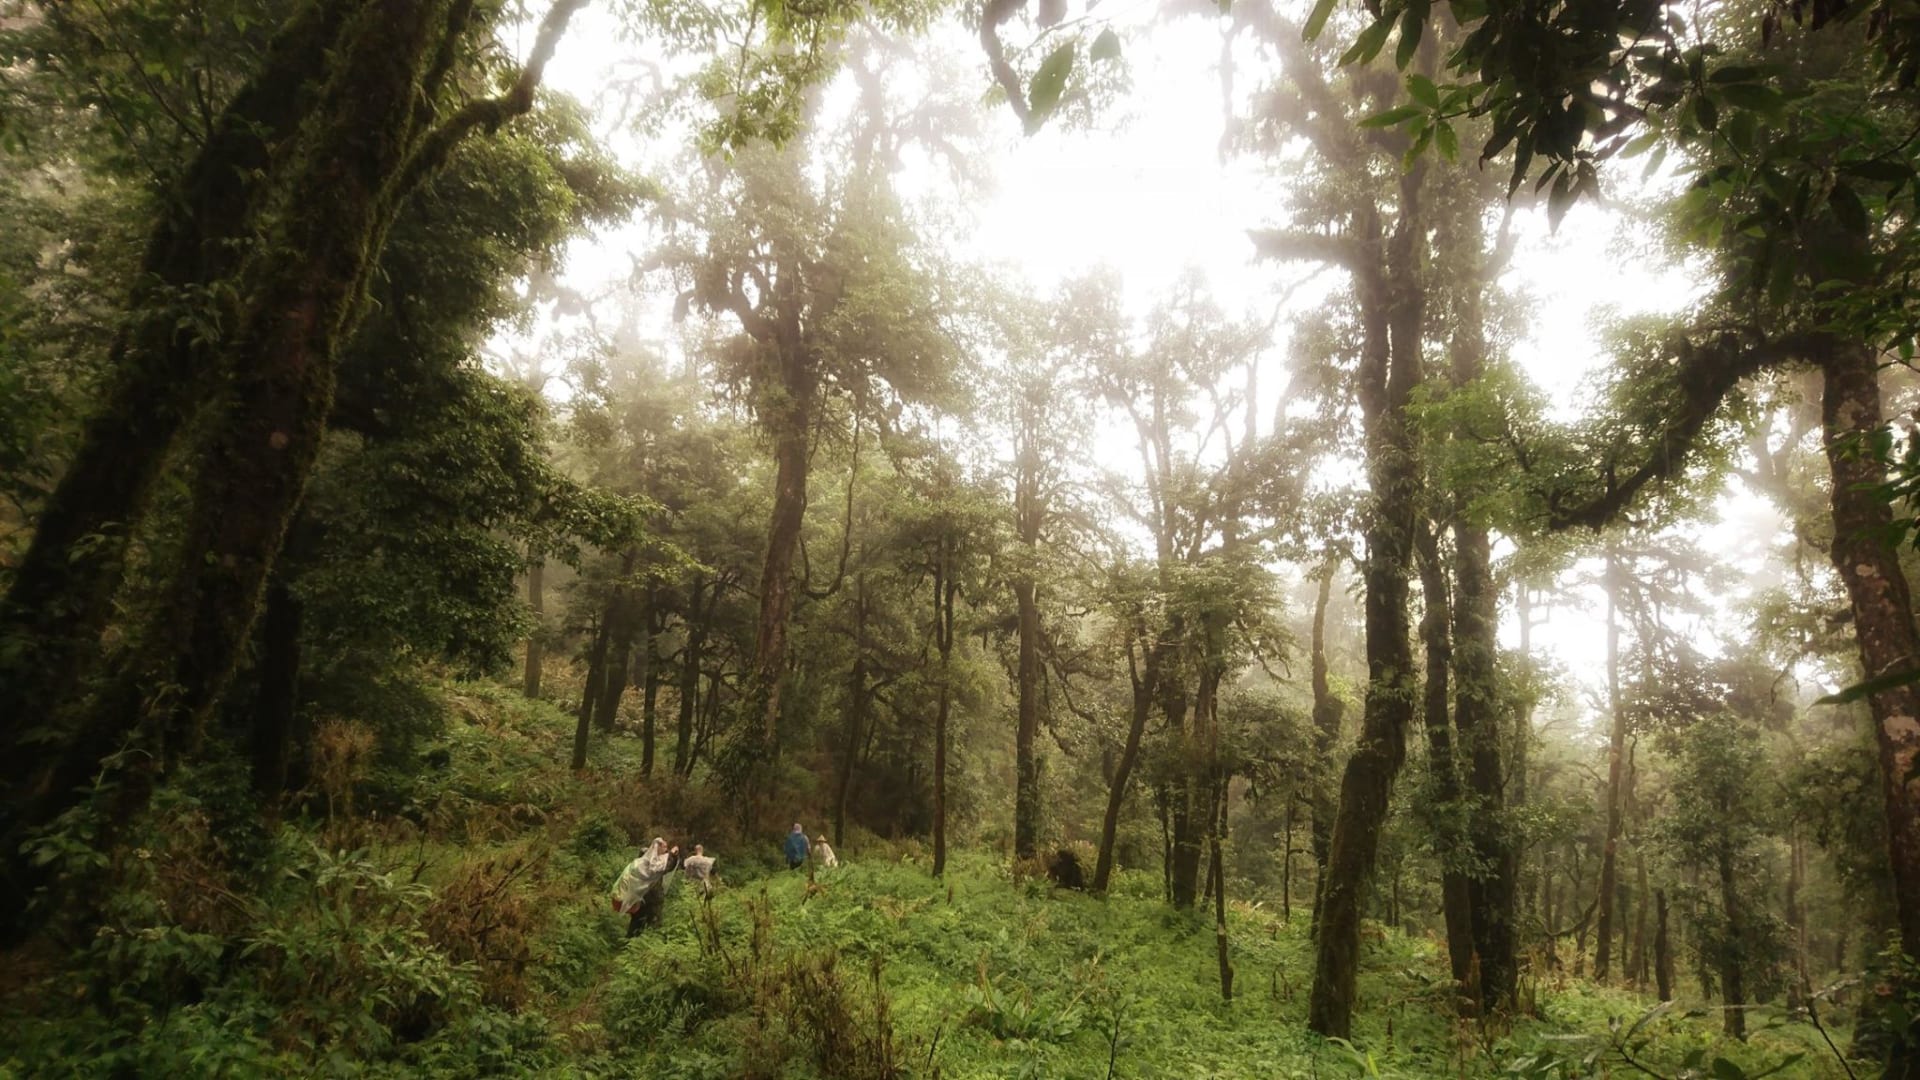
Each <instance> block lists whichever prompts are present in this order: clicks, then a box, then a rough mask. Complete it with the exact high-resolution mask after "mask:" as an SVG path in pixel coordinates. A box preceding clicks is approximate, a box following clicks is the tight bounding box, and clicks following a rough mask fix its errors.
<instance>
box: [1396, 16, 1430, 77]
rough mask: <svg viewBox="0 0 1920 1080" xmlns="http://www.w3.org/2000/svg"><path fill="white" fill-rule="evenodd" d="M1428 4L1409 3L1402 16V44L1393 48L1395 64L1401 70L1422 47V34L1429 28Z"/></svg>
mask: <svg viewBox="0 0 1920 1080" xmlns="http://www.w3.org/2000/svg"><path fill="white" fill-rule="evenodd" d="M1426 16H1427V13H1426V5H1424V4H1417V5H1408V7H1407V10H1406V12H1405V13H1404V14H1402V15H1401V16H1400V44H1399V46H1398V47H1397V48H1395V49H1394V50H1393V66H1394V67H1396V68H1399V69H1400V70H1401V71H1405V70H1407V65H1408V64H1410V63H1412V62H1413V54H1414V52H1415V51H1417V50H1418V49H1419V48H1420V35H1421V34H1422V33H1424V32H1425V31H1426V29H1427V18H1426Z"/></svg>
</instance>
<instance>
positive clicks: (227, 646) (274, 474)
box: [5, 4, 434, 858]
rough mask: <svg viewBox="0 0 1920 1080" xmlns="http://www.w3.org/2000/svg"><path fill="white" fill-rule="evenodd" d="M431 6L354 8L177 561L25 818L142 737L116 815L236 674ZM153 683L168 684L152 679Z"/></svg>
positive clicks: (329, 371)
mask: <svg viewBox="0 0 1920 1080" xmlns="http://www.w3.org/2000/svg"><path fill="white" fill-rule="evenodd" d="M433 21H434V20H433V12H432V11H431V10H429V8H427V7H423V6H414V5H400V4H396V5H394V6H393V7H392V8H391V9H389V8H388V7H386V6H382V7H379V8H375V9H370V10H369V11H367V12H366V13H364V14H363V15H362V16H360V17H358V18H356V19H354V20H353V21H352V22H351V23H349V24H348V26H347V28H346V31H345V38H346V40H345V42H344V43H343V44H342V45H341V55H340V57H338V58H337V59H336V60H335V63H334V72H333V75H332V77H331V78H330V79H329V80H328V83H327V87H326V89H325V90H323V91H322V93H321V98H322V100H321V101H320V102H319V103H318V104H316V106H315V109H316V111H318V112H320V113H321V114H322V115H325V116H328V117H331V118H333V119H332V122H330V123H329V124H326V125H323V126H322V127H320V128H318V129H316V130H315V131H314V133H313V134H312V136H311V137H310V139H309V141H308V143H307V144H305V145H302V146H301V147H299V148H298V151H297V152H296V153H295V154H294V160H293V162H292V163H291V164H290V165H289V167H288V173H289V175H288V176H287V177H286V179H285V181H284V183H285V187H284V188H283V189H281V190H282V195H283V197H284V198H285V200H286V202H285V212H284V213H283V214H280V215H278V216H277V217H276V220H275V221H274V229H273V233H272V235H271V236H270V237H269V238H267V239H266V240H265V241H263V245H262V246H263V249H264V250H271V251H274V252H275V253H276V255H275V256H274V257H272V258H261V259H254V260H247V261H246V262H244V263H243V264H242V265H241V266H240V267H239V268H238V271H237V275H238V276H237V278H236V279H234V283H233V284H234V287H235V292H236V294H237V295H238V297H239V300H238V304H237V308H238V312H239V314H238V317H237V318H236V320H235V325H234V326H233V327H232V329H231V330H230V331H229V332H228V335H227V336H226V337H225V338H224V339H223V340H222V341H221V343H220V344H219V350H220V358H221V359H220V360H219V361H218V362H219V364H220V366H221V367H222V368H223V370H228V371H231V372H232V378H231V381H230V383H229V384H228V385H227V386H226V388H225V393H223V394H222V395H220V398H221V404H220V407H219V412H218V415H217V417H215V418H214V419H212V420H211V421H210V423H209V431H208V435H207V438H206V441H205V442H204V443H203V444H202V446H201V450H200V453H199V455H198V460H197V463H196V467H194V468H193V469H192V470H191V472H190V475H192V476H193V490H192V496H191V500H190V502H191V506H190V509H189V511H188V516H187V521H186V527H185V529H184V532H183V535H182V537H181V542H180V547H179V551H180V559H179V562H178V564H177V565H176V567H175V568H174V570H173V572H172V576H171V580H170V582H169V585H168V587H167V588H166V590H165V595H164V598H163V599H162V601H161V602H160V604H159V606H158V609H157V610H156V612H155V614H154V615H153V617H152V619H151V621H150V622H149V623H148V624H147V625H146V627H145V629H144V630H143V632H142V633H141V635H140V636H139V637H138V639H137V640H138V642H139V644H138V646H137V651H138V655H137V657H136V659H135V660H134V661H133V662H131V663H128V664H125V665H124V667H123V670H122V671H121V673H120V674H119V675H118V677H116V678H115V679H114V681H113V682H112V683H111V684H110V685H109V686H108V687H107V688H106V689H105V690H104V691H103V692H102V693H101V694H100V695H99V697H98V698H97V700H96V701H95V702H94V703H93V705H92V706H91V707H90V708H88V709H86V710H85V711H84V715H83V717H82V719H81V725H80V729H79V734H78V736H77V738H76V739H75V741H74V743H73V744H72V745H71V746H70V747H69V748H67V749H66V751H65V752H64V753H61V754H57V755H47V756H46V758H47V760H46V766H45V768H43V769H42V770H41V772H40V774H39V777H38V779H37V781H36V782H34V783H31V784H30V785H29V787H28V790H29V791H30V792H31V799H30V802H29V804H28V805H27V807H25V813H24V814H22V815H21V817H20V818H19V819H17V820H18V821H19V823H20V824H21V825H23V826H26V827H29V828H31V827H33V826H37V825H41V824H45V823H46V822H48V821H51V820H52V818H53V817H54V816H57V815H58V813H59V812H60V811H62V810H64V809H66V808H67V807H68V806H71V805H73V804H74V803H75V802H76V801H77V800H78V798H79V792H80V790H81V789H82V787H83V785H86V783H87V780H88V778H89V777H91V776H92V775H93V774H94V773H95V772H96V770H97V769H98V767H99V764H100V762H101V760H102V759H103V758H105V757H106V756H107V755H108V754H109V753H112V752H114V751H115V750H119V749H128V750H133V751H136V752H134V753H131V754H128V755H126V757H125V758H124V759H123V760H126V761H128V762H129V763H131V767H130V768H128V769H127V770H126V772H125V773H124V775H123V777H122V779H121V780H120V782H119V784H118V787H117V790H116V792H115V799H114V807H113V813H112V816H113V818H114V820H115V822H116V823H117V822H124V821H125V820H126V818H127V817H128V816H130V815H131V814H132V813H133V812H134V811H136V810H138V809H139V808H140V807H141V806H143V805H144V804H145V801H146V798H147V796H148V794H149V793H150V792H151V790H152V786H153V784H154V783H155V782H156V780H157V778H158V773H159V772H160V771H162V770H164V769H166V768H168V767H170V766H171V765H172V764H174V763H176V762H177V761H178V760H179V758H180V756H181V755H182V754H184V753H186V752H188V751H189V750H191V748H192V747H193V745H194V744H195V742H196V741H197V739H198V737H199V733H200V730H201V728H202V726H203V724H204V722H205V719H206V717H207V715H208V714H209V713H210V712H211V710H212V709H213V708H214V706H215V705H216V704H217V702H218V701H219V698H220V695H221V694H222V693H223V692H224V691H225V689H226V687H227V685H228V683H229V681H230V680H231V679H232V676H233V673H234V670H235V668H236V667H237V665H238V662H239V659H240V654H241V652H242V650H243V649H244V647H245V644H246V642H247V641H248V640H249V638H250V637H251V634H252V630H253V624H254V620H255V617H256V616H257V614H258V612H259V609H260V606H261V598H262V595H263V593H264V591H265V587H266V580H267V576H268V574H269V573H270V572H271V570H272V567H273V563H274V560H275V559H276V558H277V557H278V555H279V551H280V546H281V543H282V541H283V539H284V538H285V535H286V530H287V526H288V524H289V523H290V522H291V520H292V518H293V515H294V512H295V510H296V508H297V507H298V505H299V503H300V499H301V497H302V495H303V493H304V492H305V489H306V481H307V476H308V474H309V473H310V471H311V469H312V466H313V463H314V460H315V459H316V457H317V456H318V454H319V449H320V440H321V436H322V434H323V433H324V430H325V427H326V419H327V414H328V412H329V411H330V410H331V408H332V405H333V389H334V381H335V374H336V370H335V355H334V350H335V346H336V344H337V343H338V342H339V340H340V339H341V338H342V337H344V336H345V334H347V333H348V332H350V331H351V328H352V325H353V323H354V322H355V321H356V320H357V317H358V314H359V312H360V310H361V303H360V299H361V295H362V290H361V285H362V281H363V278H364V275H365V274H366V272H367V270H368V269H369V266H370V258H371V255H370V252H376V251H378V250H379V246H380V244H381V242H382V241H383V240H384V236H385V229H386V225H387V223H388V222H389V221H390V220H391V212H390V207H389V205H388V200H389V199H390V198H391V197H392V193H391V191H390V190H389V185H390V184H391V183H392V177H393V175H394V174H395V173H396V172H397V171H398V170H399V168H400V166H401V165H402V164H403V162H404V161H405V153H406V150H407V148H408V145H409V141H410V135H411V132H410V119H411V114H412V107H411V97H412V93H413V91H414V83H415V81H416V80H417V79H418V76H419V72H420V68H421V66H422V64H423V60H424V57H425V56H426V55H427V53H428V51H429V50H430V49H431V47H432V45H433V44H434V35H433V33H432V29H433ZM382 39H384V43H383V44H376V42H379V41H381V40H382ZM389 93H390V94H393V95H396V99H395V100H394V101H388V100H386V98H385V95H387V94H389ZM286 252H299V253H301V257H299V258H289V257H287V256H286V254H285V253H286ZM126 467H128V468H132V469H138V468H140V467H141V466H139V465H138V464H137V463H133V462H128V463H126ZM163 684H164V685H168V686H170V687H171V688H172V692H171V693H169V694H166V695H160V696H156V695H154V694H153V692H152V691H153V690H154V689H155V687H156V686H158V685H163ZM128 736H132V738H133V743H134V744H133V745H131V746H129V745H127V739H128ZM9 839H10V840H11V839H12V837H11V836H10V837H9ZM5 850H7V851H9V852H12V851H17V850H18V843H17V842H15V843H8V844H6V845H5ZM10 858H12V857H11V856H10Z"/></svg>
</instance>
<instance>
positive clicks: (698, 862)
mask: <svg viewBox="0 0 1920 1080" xmlns="http://www.w3.org/2000/svg"><path fill="white" fill-rule="evenodd" d="M680 872H681V873H683V874H685V875H687V880H688V881H691V882H693V883H694V884H695V885H698V886H699V887H700V895H701V896H711V895H712V894H713V856H711V855H709V854H707V849H706V848H705V847H703V846H701V845H699V844H695V845H693V854H691V855H689V856H687V857H686V858H685V859H682V860H681V861H680Z"/></svg>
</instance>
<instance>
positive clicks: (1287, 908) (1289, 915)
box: [1280, 793, 1300, 924]
mask: <svg viewBox="0 0 1920 1080" xmlns="http://www.w3.org/2000/svg"><path fill="white" fill-rule="evenodd" d="M1299 802H1300V800H1299V798H1298V797H1297V796H1295V795H1293V794H1291V793H1289V794H1288V795H1287V810H1286V813H1285V815H1284V816H1283V817H1282V818H1281V824H1280V835H1281V843H1282V844H1284V845H1286V846H1285V848H1284V849H1283V851H1284V852H1285V854H1284V857H1283V858H1282V860H1281V862H1280V921H1281V923H1283V924H1286V923H1291V922H1293V811H1294V807H1295V806H1297V805H1298V804H1299Z"/></svg>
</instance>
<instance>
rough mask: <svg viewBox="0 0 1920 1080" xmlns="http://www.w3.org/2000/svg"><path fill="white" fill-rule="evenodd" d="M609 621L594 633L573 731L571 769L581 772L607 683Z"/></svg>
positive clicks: (602, 623) (604, 622) (584, 766)
mask: <svg viewBox="0 0 1920 1080" xmlns="http://www.w3.org/2000/svg"><path fill="white" fill-rule="evenodd" d="M609 632H610V631H609V630H608V627H607V620H606V619H604V618H602V619H601V620H600V625H599V626H598V627H596V628H595V629H594V632H593V647H592V648H591V649H590V650H588V652H587V681H586V685H585V686H582V687H581V688H580V722H579V723H578V724H577V725H575V727H574V729H573V760H572V762H571V763H570V766H569V767H570V768H572V769H573V771H574V772H579V771H580V770H581V769H584V768H586V767H587V738H588V736H589V735H590V734H591V733H592V731H593V712H594V707H595V705H596V704H597V703H598V702H599V700H600V696H601V694H600V687H601V684H602V683H603V682H605V681H606V669H607V635H608V633H609Z"/></svg>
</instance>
